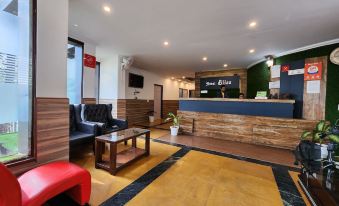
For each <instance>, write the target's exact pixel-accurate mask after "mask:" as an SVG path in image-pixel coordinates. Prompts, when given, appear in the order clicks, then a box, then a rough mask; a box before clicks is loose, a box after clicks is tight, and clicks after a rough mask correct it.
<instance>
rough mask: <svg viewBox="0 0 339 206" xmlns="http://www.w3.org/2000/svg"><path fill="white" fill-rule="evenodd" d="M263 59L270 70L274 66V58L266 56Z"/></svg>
mask: <svg viewBox="0 0 339 206" xmlns="http://www.w3.org/2000/svg"><path fill="white" fill-rule="evenodd" d="M265 59H266V64H267V66H268V67H269V68H271V67H272V66H273V64H274V57H273V55H267V56H265Z"/></svg>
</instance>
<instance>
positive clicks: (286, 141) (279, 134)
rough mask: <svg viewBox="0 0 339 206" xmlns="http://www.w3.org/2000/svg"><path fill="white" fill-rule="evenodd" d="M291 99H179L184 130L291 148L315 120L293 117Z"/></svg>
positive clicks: (199, 134)
mask: <svg viewBox="0 0 339 206" xmlns="http://www.w3.org/2000/svg"><path fill="white" fill-rule="evenodd" d="M293 105H294V100H254V99H219V98H216V99H214V98H213V99H205V98H192V99H180V100H179V111H178V115H180V116H182V117H183V120H182V122H181V127H182V129H183V131H184V132H185V133H192V134H193V135H196V136H207V137H213V138H218V139H225V140H232V141H240V142H245V143H252V144H260V145H267V146H272V147H279V148H286V149H294V148H295V146H296V145H297V144H298V142H299V138H300V135H301V133H302V132H303V131H304V130H312V129H313V128H314V126H315V125H316V122H317V121H313V120H303V119H293Z"/></svg>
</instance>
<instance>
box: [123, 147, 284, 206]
mask: <svg viewBox="0 0 339 206" xmlns="http://www.w3.org/2000/svg"><path fill="white" fill-rule="evenodd" d="M160 191H161V192H160ZM127 205H140V206H142V205H147V206H152V205H154V206H156V205H177V206H180V205H182V206H184V205H194V206H199V205H239V206H240V205H261V206H265V205H267V206H272V205H282V200H281V197H280V194H279V190H278V187H277V184H276V182H275V179H274V176H273V173H272V169H271V168H270V167H268V166H262V165H258V164H254V163H248V162H244V161H240V160H234V159H230V158H225V157H220V156H216V155H211V154H206V153H202V152H196V151H190V152H189V153H188V154H187V155H185V156H184V157H183V158H181V159H180V160H178V161H177V162H176V164H174V165H173V166H172V167H171V168H170V169H169V170H167V171H166V172H165V173H164V174H163V175H161V176H160V177H159V178H157V179H156V180H155V181H154V182H153V183H152V184H151V185H150V186H148V187H146V188H145V189H144V190H143V191H142V192H140V193H139V194H138V195H137V196H136V197H135V198H133V199H132V200H131V201H130V202H128V204H127Z"/></svg>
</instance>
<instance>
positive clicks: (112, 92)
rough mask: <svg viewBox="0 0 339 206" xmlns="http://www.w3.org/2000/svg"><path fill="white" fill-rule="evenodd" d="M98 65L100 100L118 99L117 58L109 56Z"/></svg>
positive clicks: (116, 56)
mask: <svg viewBox="0 0 339 206" xmlns="http://www.w3.org/2000/svg"><path fill="white" fill-rule="evenodd" d="M100 63H101V64H100V99H118V98H119V88H118V83H120V82H119V79H118V76H119V70H118V66H119V57H118V55H111V56H110V57H109V58H106V59H103V60H101V62H100Z"/></svg>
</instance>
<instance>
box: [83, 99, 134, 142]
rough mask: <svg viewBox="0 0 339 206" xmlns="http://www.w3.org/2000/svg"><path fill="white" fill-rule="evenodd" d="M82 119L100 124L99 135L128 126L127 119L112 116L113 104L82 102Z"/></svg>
mask: <svg viewBox="0 0 339 206" xmlns="http://www.w3.org/2000/svg"><path fill="white" fill-rule="evenodd" d="M81 120H82V121H83V122H85V123H91V124H96V125H97V126H98V129H97V135H103V134H109V133H112V132H116V131H120V130H124V129H127V128H128V122H127V121H126V120H121V119H114V118H113V117H112V104H82V105H81Z"/></svg>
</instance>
